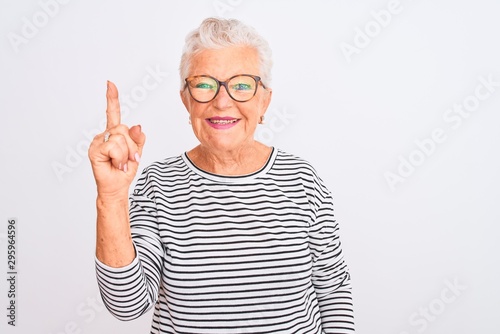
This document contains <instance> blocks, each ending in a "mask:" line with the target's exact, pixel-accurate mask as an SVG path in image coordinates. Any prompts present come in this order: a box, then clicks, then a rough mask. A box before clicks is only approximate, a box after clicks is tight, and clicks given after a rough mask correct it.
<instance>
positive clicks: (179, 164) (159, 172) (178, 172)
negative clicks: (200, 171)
mask: <svg viewBox="0 0 500 334" xmlns="http://www.w3.org/2000/svg"><path fill="white" fill-rule="evenodd" d="M187 174H189V168H188V166H187V165H186V163H185V162H184V160H183V159H182V156H181V155H178V156H173V157H168V158H165V159H163V160H158V161H155V162H153V163H151V164H149V165H148V166H147V167H145V168H144V169H143V171H142V173H141V175H140V177H139V179H138V181H137V185H141V184H142V185H144V186H145V185H146V184H150V185H154V184H156V185H160V184H165V183H170V182H172V181H175V180H181V179H183V178H182V177H181V176H182V175H187Z"/></svg>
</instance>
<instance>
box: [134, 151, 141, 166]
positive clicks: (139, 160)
mask: <svg viewBox="0 0 500 334" xmlns="http://www.w3.org/2000/svg"><path fill="white" fill-rule="evenodd" d="M134 158H135V161H137V163H139V162H141V156H140V155H139V153H138V152H136V153H135V155H134Z"/></svg>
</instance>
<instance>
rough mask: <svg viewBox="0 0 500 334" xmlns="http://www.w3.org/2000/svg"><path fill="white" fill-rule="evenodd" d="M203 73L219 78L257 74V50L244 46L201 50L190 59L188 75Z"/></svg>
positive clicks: (258, 72)
mask: <svg viewBox="0 0 500 334" xmlns="http://www.w3.org/2000/svg"><path fill="white" fill-rule="evenodd" d="M203 74H204V75H211V76H213V77H215V78H217V79H219V80H226V79H228V78H230V77H232V76H233V75H236V74H253V75H259V74H260V71H259V58H258V54H257V50H255V49H254V48H250V47H244V46H241V47H229V48H223V49H209V50H203V51H201V52H200V53H198V54H197V55H195V56H194V57H193V58H192V59H191V65H190V69H189V76H192V75H203Z"/></svg>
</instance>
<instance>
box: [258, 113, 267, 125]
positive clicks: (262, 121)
mask: <svg viewBox="0 0 500 334" xmlns="http://www.w3.org/2000/svg"><path fill="white" fill-rule="evenodd" d="M259 124H266V120H265V117H264V115H262V116H260V122H259Z"/></svg>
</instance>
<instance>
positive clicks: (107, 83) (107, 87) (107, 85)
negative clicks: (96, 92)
mask: <svg viewBox="0 0 500 334" xmlns="http://www.w3.org/2000/svg"><path fill="white" fill-rule="evenodd" d="M106 89H109V80H108V81H106Z"/></svg>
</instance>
